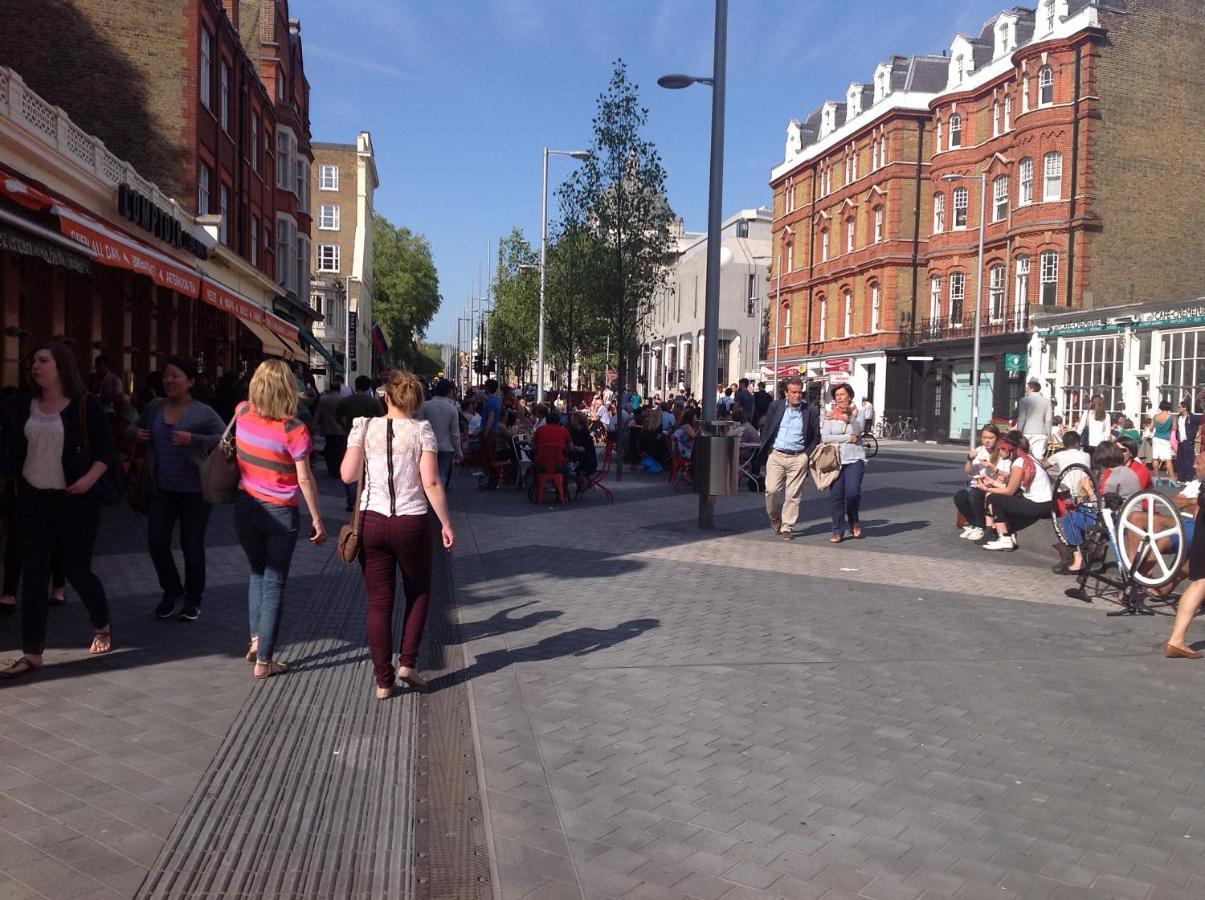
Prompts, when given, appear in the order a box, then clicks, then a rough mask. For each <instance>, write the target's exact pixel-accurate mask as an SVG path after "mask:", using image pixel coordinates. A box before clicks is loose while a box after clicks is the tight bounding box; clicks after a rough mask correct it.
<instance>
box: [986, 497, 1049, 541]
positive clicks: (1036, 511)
mask: <svg viewBox="0 0 1205 900" xmlns="http://www.w3.org/2000/svg"><path fill="white" fill-rule="evenodd" d="M987 511H988V512H989V513H990V514H991V516H992V518H993V519H995V520H996V521H997V522H1003V523H1004V527H1005V532H1006V533H1007V534H1013V533H1015V532H1016V530H1017V529H1018V528H1023V527H1024V526H1026V525H1032V524H1033V523H1034V522H1036V521H1038V520H1039V519H1044V518H1046V517H1047V516H1049V515H1050V504H1049V503H1035V502H1034V501H1032V500H1030V499H1029V498H1027V497H1025V496H1024V495H1022V494H1021V492H1020V491H1018V492H1017V493H1015V494H992V496H991V499H990V500H988V501H987Z"/></svg>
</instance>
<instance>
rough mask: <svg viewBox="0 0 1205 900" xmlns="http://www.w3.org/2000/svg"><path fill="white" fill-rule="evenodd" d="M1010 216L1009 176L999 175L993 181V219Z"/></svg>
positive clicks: (998, 219) (994, 220) (997, 220)
mask: <svg viewBox="0 0 1205 900" xmlns="http://www.w3.org/2000/svg"><path fill="white" fill-rule="evenodd" d="M1007 218H1008V176H1007V175H997V176H996V178H995V180H994V181H992V221H993V222H1001V221H1003V220H1004V219H1007Z"/></svg>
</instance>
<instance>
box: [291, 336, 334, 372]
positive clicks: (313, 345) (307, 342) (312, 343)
mask: <svg viewBox="0 0 1205 900" xmlns="http://www.w3.org/2000/svg"><path fill="white" fill-rule="evenodd" d="M300 334H301V344H302V346H304V347H309V348H310V349H311V350H313V351H314V352H315V353H317V354H318V355H319V356H321V357H322V358H323V359H325V360H326V364H327V365H328V366H329V367H330V373H331V374H332V375H334V374H342V373H343V363H341V362H339V360H337V359H335V354H334V353H332V352H331V351H330V350H328V349H327V348H326V347H324V346H323V344H322V341H320V340H318V338H316V337H314V336H313V335H312V334H310V333H309V332H308V331H302V332H300Z"/></svg>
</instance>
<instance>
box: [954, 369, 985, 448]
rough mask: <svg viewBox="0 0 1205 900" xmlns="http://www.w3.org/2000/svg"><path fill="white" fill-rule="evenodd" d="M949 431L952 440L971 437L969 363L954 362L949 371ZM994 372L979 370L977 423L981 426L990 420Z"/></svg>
mask: <svg viewBox="0 0 1205 900" xmlns="http://www.w3.org/2000/svg"><path fill="white" fill-rule="evenodd" d="M950 374H951V378H952V381H951V385H950V431H949V437H950V440H952V441H957V442H959V443H965V442H967V441H969V440H970V438H971V364H970V363H956V364H955V365H954V368H953V370H952V371H951V373H950ZM994 376H995V372H994V371H992V370H991V369H980V371H979V424H978V427H980V428H982V427H983V426H984V424H985V423H986V422H990V421H991V420H992V398H993V396H995V394H994V392H993V389H994V383H993V382H994V380H995V377H994Z"/></svg>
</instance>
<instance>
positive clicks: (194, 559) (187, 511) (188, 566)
mask: <svg viewBox="0 0 1205 900" xmlns="http://www.w3.org/2000/svg"><path fill="white" fill-rule="evenodd" d="M177 521H178V522H179V523H180V549H181V550H182V551H183V553H184V582H183V584H181V582H180V572H179V570H178V569H177V568H176V560H175V557H173V556H172V532H173V531H175V530H176V522H177ZM208 524H209V504H208V503H206V502H205V500H204V499H203V498H202V497H201V495H200V494H198V493H194V492H192V491H165V490H163V489H158V490H156V491H155V493H154V494H152V495H151V506H150V509H148V510H147V516H146V531H147V534H146V543H147V549H148V550H150V553H151V562H152V563H154V564H155V574H156V575H158V576H159V587H160V588H162V590H163V594H164V596H165V597H186V598H187V599H188V600H189V602H191V603H200V602H201V597H202V596H203V595H204V594H205V528H206V526H207V525H208Z"/></svg>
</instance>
